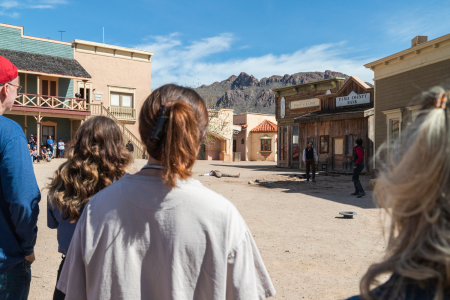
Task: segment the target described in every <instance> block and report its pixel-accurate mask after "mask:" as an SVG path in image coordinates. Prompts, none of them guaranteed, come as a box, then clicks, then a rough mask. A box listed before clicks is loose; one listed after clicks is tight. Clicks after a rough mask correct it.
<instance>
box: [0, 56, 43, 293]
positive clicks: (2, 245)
mask: <svg viewBox="0 0 450 300" xmlns="http://www.w3.org/2000/svg"><path fill="white" fill-rule="evenodd" d="M20 89H21V86H20V85H19V78H18V73H17V68H16V67H15V66H14V65H13V64H12V63H11V62H10V61H9V60H7V59H6V58H4V57H2V56H0V232H1V237H0V299H7V300H15V299H20V300H23V299H27V298H28V293H29V290H30V282H31V263H32V262H33V261H34V260H35V257H34V245H35V244H36V235H37V226H36V223H37V218H38V214H39V201H40V200H41V194H40V192H39V187H38V185H37V182H36V178H35V176H34V171H33V164H32V163H31V160H30V152H29V151H28V147H27V139H26V137H25V135H24V134H23V131H22V128H21V127H20V126H19V124H17V123H16V122H14V121H13V120H11V119H8V118H5V117H3V116H2V115H3V114H4V113H5V112H6V111H10V110H11V109H12V106H13V104H14V100H15V99H16V97H17V93H18V92H19V91H20Z"/></svg>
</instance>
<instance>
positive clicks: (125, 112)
mask: <svg viewBox="0 0 450 300" xmlns="http://www.w3.org/2000/svg"><path fill="white" fill-rule="evenodd" d="M109 111H110V112H111V113H112V114H113V115H114V117H116V118H117V119H119V120H133V121H136V109H134V108H131V107H114V106H111V107H109Z"/></svg>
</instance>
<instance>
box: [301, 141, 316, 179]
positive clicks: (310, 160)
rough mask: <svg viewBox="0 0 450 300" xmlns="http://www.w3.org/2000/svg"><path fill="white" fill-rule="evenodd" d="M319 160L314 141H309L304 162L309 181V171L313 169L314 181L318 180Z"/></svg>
mask: <svg viewBox="0 0 450 300" xmlns="http://www.w3.org/2000/svg"><path fill="white" fill-rule="evenodd" d="M317 161H319V157H318V156H317V152H316V149H314V148H313V142H308V147H306V148H305V150H303V162H304V163H305V166H306V180H307V181H309V172H310V171H311V169H312V181H313V182H316V162H317Z"/></svg>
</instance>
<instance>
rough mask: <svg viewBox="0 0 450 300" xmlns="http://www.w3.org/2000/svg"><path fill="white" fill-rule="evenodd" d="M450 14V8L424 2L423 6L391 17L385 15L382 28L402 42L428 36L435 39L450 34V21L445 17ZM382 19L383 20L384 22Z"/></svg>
mask: <svg viewBox="0 0 450 300" xmlns="http://www.w3.org/2000/svg"><path fill="white" fill-rule="evenodd" d="M449 14H450V7H449V6H448V5H442V3H440V2H436V1H430V2H424V3H423V4H422V5H421V6H419V7H415V8H411V7H409V8H408V9H406V10H404V11H402V12H401V13H399V12H398V11H396V12H395V13H393V14H392V15H391V16H389V15H384V17H383V19H384V20H385V21H384V22H383V23H382V25H381V28H382V29H383V30H384V31H385V32H386V33H387V34H388V35H389V36H390V38H393V39H397V40H398V41H400V42H405V41H408V40H411V39H412V38H414V37H415V36H417V35H426V36H428V37H429V38H430V39H434V38H436V37H439V36H441V35H445V34H448V33H449V27H450V20H449V19H448V18H446V17H444V16H448V15H449ZM383 19H381V20H383Z"/></svg>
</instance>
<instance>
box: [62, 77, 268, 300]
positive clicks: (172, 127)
mask: <svg viewBox="0 0 450 300" xmlns="http://www.w3.org/2000/svg"><path fill="white" fill-rule="evenodd" d="M207 126H208V111H207V108H206V105H205V102H204V101H203V99H202V98H201V97H200V96H199V95H198V94H197V93H196V92H195V91H194V90H192V89H189V88H185V87H181V86H177V85H172V84H170V85H164V86H162V87H160V88H158V89H156V90H155V91H153V92H152V93H151V94H150V96H149V97H148V98H147V99H146V100H145V102H144V104H143V106H142V109H141V112H140V117H139V131H140V134H141V139H142V141H143V142H144V143H145V145H146V147H147V151H148V153H149V154H150V158H149V159H148V163H147V164H146V165H145V166H144V167H143V168H142V170H141V171H140V172H138V173H137V174H134V175H128V174H127V175H125V176H124V177H123V178H122V179H121V180H119V181H118V182H116V183H114V184H112V185H111V186H109V187H108V188H106V189H104V190H103V191H101V192H100V193H98V194H97V195H95V196H94V197H93V198H92V199H91V201H90V202H89V204H88V205H87V206H86V208H85V209H84V213H83V215H82V216H81V219H80V221H79V224H78V227H77V229H76V232H75V235H74V238H73V240H72V244H71V245H70V249H69V253H68V255H67V259H66V260H67V262H66V264H65V265H64V268H63V270H62V273H61V278H60V280H59V282H58V288H59V289H61V290H62V291H63V292H65V293H66V294H67V296H68V297H70V299H77V300H83V299H95V300H98V299H159V300H166V299H205V300H214V299H265V298H267V297H270V296H272V295H274V294H275V290H274V288H273V285H272V282H271V281H270V278H269V275H268V274H267V271H266V269H265V267H264V264H263V262H262V259H261V256H260V254H259V252H258V249H257V247H256V245H255V242H254V240H253V237H252V234H251V233H250V231H249V229H248V227H247V226H246V224H245V221H244V220H243V218H242V217H241V215H240V214H239V212H238V211H237V209H236V208H235V207H234V206H233V205H232V204H231V202H229V201H228V200H227V199H225V198H224V197H222V196H220V195H219V194H216V193H214V192H213V191H211V190H209V189H207V188H206V187H204V186H203V185H202V184H201V183H200V182H198V181H197V180H194V179H192V178H191V177H192V167H193V166H194V163H195V161H196V158H197V156H198V152H199V149H200V146H201V144H202V142H203V140H204V137H205V133H206V129H207Z"/></svg>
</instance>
